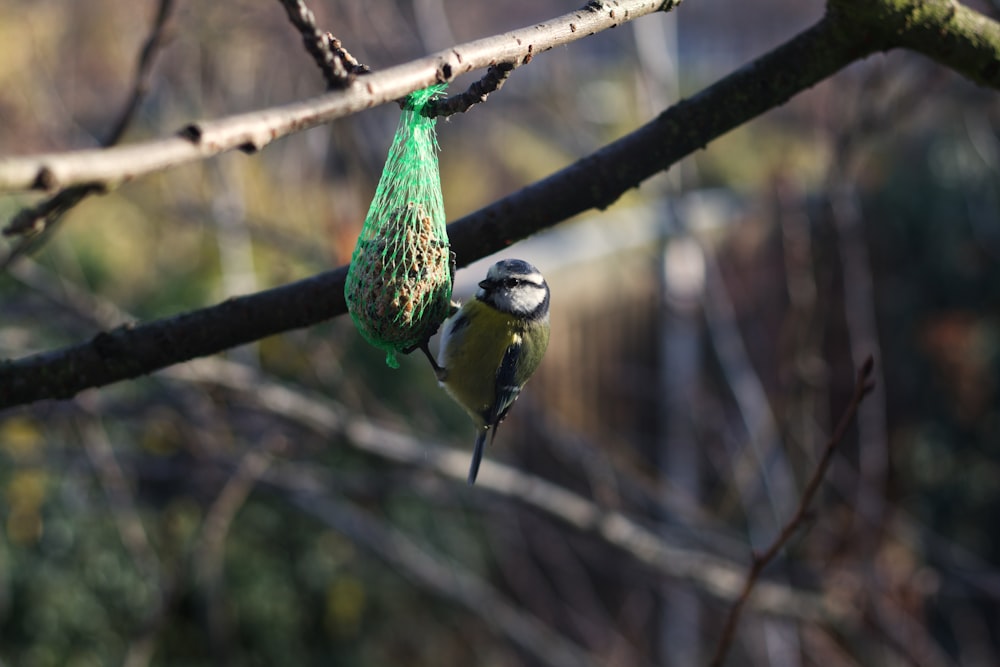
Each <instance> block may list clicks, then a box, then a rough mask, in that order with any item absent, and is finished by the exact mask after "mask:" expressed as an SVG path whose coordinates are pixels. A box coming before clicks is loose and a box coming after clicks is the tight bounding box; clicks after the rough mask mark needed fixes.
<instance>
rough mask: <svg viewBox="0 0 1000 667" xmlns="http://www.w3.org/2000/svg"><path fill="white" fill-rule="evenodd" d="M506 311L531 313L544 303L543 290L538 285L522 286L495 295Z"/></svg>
mask: <svg viewBox="0 0 1000 667" xmlns="http://www.w3.org/2000/svg"><path fill="white" fill-rule="evenodd" d="M497 296H498V298H499V299H501V300H502V301H504V302H505V303H504V304H503V305H504V306H508V308H506V309H507V310H510V311H511V312H514V313H525V314H527V313H531V312H534V310H535V309H536V308H538V307H539V306H540V305H542V302H544V301H545V288H544V287H541V286H540V285H522V286H521V287H520V288H519V289H515V290H513V291H511V292H508V293H505V294H503V295H497Z"/></svg>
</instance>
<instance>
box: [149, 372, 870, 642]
mask: <svg viewBox="0 0 1000 667" xmlns="http://www.w3.org/2000/svg"><path fill="white" fill-rule="evenodd" d="M167 374H168V375H169V376H170V377H173V378H176V379H181V380H185V381H188V382H191V381H194V382H199V383H204V384H208V385H211V386H216V387H224V388H225V389H227V390H229V391H233V392H237V393H238V394H240V395H242V396H245V397H247V398H248V399H250V400H252V401H255V402H256V404H257V405H259V407H260V409H261V410H266V411H270V412H273V413H275V414H279V415H281V416H283V417H285V418H287V419H289V420H293V421H294V422H295V423H297V424H299V425H301V426H303V427H305V428H309V429H312V430H313V431H315V432H316V433H318V434H320V435H322V436H323V437H325V438H327V439H329V438H332V437H334V436H338V435H339V436H342V437H344V438H346V439H347V441H348V442H349V443H350V444H351V445H352V446H353V447H355V448H357V449H358V450H360V451H364V452H366V453H368V454H372V455H375V456H378V457H380V458H383V459H386V460H389V461H395V462H397V463H401V464H403V465H407V466H413V467H417V468H422V469H425V470H430V471H433V472H434V473H436V474H438V475H441V476H443V477H446V478H449V479H452V480H454V481H455V482H459V483H462V487H463V488H464V482H465V477H466V474H467V472H468V454H467V453H466V452H463V451H458V450H456V449H452V448H450V447H445V446H442V445H436V444H433V443H430V442H427V441H426V440H422V439H419V438H417V437H414V436H412V435H410V434H408V433H405V432H402V431H399V430H396V429H393V428H391V427H388V426H383V425H381V424H378V423H376V422H373V421H371V420H369V419H368V418H367V417H365V416H363V415H358V414H356V413H355V412H353V411H349V410H347V409H346V408H344V407H343V406H340V405H338V404H337V403H335V402H333V401H331V400H329V399H328V398H326V397H321V396H317V395H313V394H309V393H307V392H306V391H304V390H301V389H292V388H289V387H286V386H283V385H281V384H279V383H277V382H274V381H272V380H269V379H267V378H265V377H263V376H262V375H261V374H260V373H259V372H257V371H255V370H254V369H251V368H249V367H246V366H241V365H239V364H236V363H233V362H228V361H224V360H221V359H204V360H200V361H198V362H196V363H194V364H189V365H186V366H182V367H177V368H172V369H170V370H169V371H167ZM483 473H484V474H483V475H482V476H481V478H480V480H479V482H478V483H477V484H476V488H477V489H481V490H484V491H486V492H491V493H495V494H497V495H499V496H501V497H503V498H507V499H510V500H514V501H516V502H519V503H523V504H524V505H527V506H529V507H532V508H534V509H535V510H537V511H539V512H541V513H543V514H545V515H547V516H549V517H551V518H553V519H556V520H558V521H560V522H562V523H565V524H567V525H569V526H571V527H573V528H575V529H576V530H579V531H581V532H585V533H590V534H592V535H595V536H597V537H598V538H600V539H601V540H603V541H605V542H606V543H608V544H610V545H612V546H615V547H617V548H618V549H620V550H622V551H623V552H624V553H626V554H628V555H629V556H631V557H632V558H634V559H636V561H638V562H640V563H642V564H643V565H645V566H647V567H649V568H650V569H651V570H652V571H654V572H658V573H660V574H663V575H664V576H668V577H671V578H674V579H678V580H680V581H684V582H687V583H690V584H692V585H693V586H695V587H697V588H698V589H699V590H701V591H703V592H705V593H707V594H709V595H711V596H713V597H716V598H719V599H723V600H733V599H735V598H736V597H737V596H738V595H739V592H740V585H741V581H742V578H743V571H744V568H743V567H742V566H741V565H738V564H736V563H733V562H731V561H729V560H727V559H725V558H721V557H718V556H715V555H714V554H709V553H705V552H703V551H698V550H694V549H689V548H687V547H684V546H680V545H677V544H674V543H672V542H670V541H669V540H668V539H667V538H665V537H663V536H661V535H659V534H657V533H656V532H655V531H653V530H651V529H649V528H646V527H645V526H643V525H641V524H639V523H638V522H636V521H634V520H632V519H631V518H629V517H628V516H626V515H625V514H623V513H621V512H617V511H613V510H608V509H604V508H602V507H599V506H597V505H596V504H594V503H593V502H591V501H590V500H588V499H586V498H584V497H582V496H580V495H577V494H575V493H573V492H572V491H568V490H566V489H564V488H562V487H560V486H557V485H555V484H552V483H551V482H548V481H545V480H543V479H540V478H538V477H534V476H532V475H527V474H525V473H523V472H521V471H519V470H517V469H515V468H512V467H510V466H506V465H503V464H501V463H497V462H495V461H485V462H484V463H483ZM304 474H305V473H304V471H303V470H302V469H299V470H298V476H299V477H301V476H302V475H304ZM265 479H268V478H267V477H265ZM316 486H317V488H329V486H330V484H329V483H328V482H326V481H324V480H322V479H320V480H317V481H316ZM750 604H751V605H753V607H754V608H755V609H758V610H760V611H762V612H764V613H770V614H776V615H782V616H791V617H795V618H801V619H807V620H811V621H817V622H833V623H838V624H840V623H843V624H849V623H850V619H849V618H847V617H846V616H845V615H844V614H843V612H842V611H841V610H839V609H836V608H834V607H833V606H831V605H830V604H828V603H827V602H826V601H824V600H823V599H822V598H820V597H819V596H816V595H813V594H811V593H808V592H803V591H797V590H795V589H792V588H789V587H788V586H784V585H781V584H778V583H771V582H765V583H761V584H759V585H758V587H757V591H756V594H755V595H754V596H753V598H752V599H751V600H750Z"/></svg>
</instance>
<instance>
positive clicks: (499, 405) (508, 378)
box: [487, 342, 522, 438]
mask: <svg viewBox="0 0 1000 667" xmlns="http://www.w3.org/2000/svg"><path fill="white" fill-rule="evenodd" d="M521 349H522V346H521V343H520V342H515V343H512V344H511V345H509V346H508V347H507V351H506V352H504V355H503V361H501V362H500V368H498V369H497V380H496V385H495V386H496V392H495V396H496V398H495V399H494V401H493V406H492V409H491V410H490V414H489V418H488V419H487V423H488V424H489V425H490V427H491V428H492V429H493V437H494V438H495V437H496V428H497V425H498V424H499V423H500V422H502V421H503V418H504V417H506V416H507V411H508V410H510V406H511V405H513V404H514V401H515V400H516V399H517V395H518V394H519V393H521V386H520V385H519V384H518V382H517V379H516V371H517V363H518V360H519V358H520V356H521Z"/></svg>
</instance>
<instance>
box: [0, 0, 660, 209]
mask: <svg viewBox="0 0 1000 667" xmlns="http://www.w3.org/2000/svg"><path fill="white" fill-rule="evenodd" d="M678 4H680V0H604V1H603V2H591V3H590V4H589V5H587V6H586V7H584V8H581V9H578V10H576V11H573V12H570V13H568V14H564V15H562V16H559V17H556V18H554V19H552V20H550V21H546V22H545V23H540V24H538V25H535V26H530V27H527V28H521V29H520V30H515V31H513V32H508V33H505V34H503V35H494V36H492V37H486V38H484V39H479V40H475V41H472V42H467V43H465V44H461V45H458V46H454V47H452V48H450V49H446V50H444V51H439V52H438V53H435V54H433V55H430V56H427V57H425V58H420V59H418V60H414V61H411V62H409V63H405V64H403V65H398V66H396V67H390V68H388V69H385V70H382V71H381V72H375V73H373V74H369V75H366V76H365V77H363V78H361V79H359V80H355V81H353V82H352V83H351V84H350V85H349V86H348V87H347V88H345V89H343V90H336V91H332V92H329V93H326V94H325V95H322V96H319V97H314V98H312V99H308V100H303V101H300V102H294V103H292V104H286V105H284V106H278V107H272V108H269V109H262V110H259V111H254V112H250V113H245V114H240V115H236V116H229V117H226V118H220V119H217V120H212V121H201V122H196V123H192V124H191V125H188V126H187V127H185V128H183V129H182V130H181V131H180V132H179V133H178V134H177V135H175V136H173V137H168V138H165V139H159V140H155V141H148V142H142V143H137V144H130V145H128V146H120V147H116V148H111V149H98V150H85V151H74V152H70V153H54V154H47V155H32V156H26V157H10V158H0V192H5V191H6V192H14V191H22V190H53V189H56V188H64V187H69V186H72V185H81V184H93V185H100V186H103V187H104V188H105V189H108V190H110V189H113V188H114V187H116V186H118V185H120V184H122V183H124V182H127V181H130V180H133V179H135V178H138V177H140V176H143V175H145V174H149V173H151V172H155V171H161V170H164V169H168V168H171V167H176V166H178V165H181V164H185V163H187V162H192V161H195V160H201V159H204V158H207V157H210V156H213V155H218V154H219V153H223V152H226V151H230V150H233V149H239V150H242V151H245V152H253V151H258V150H260V149H262V148H264V147H265V146H267V145H268V144H269V143H271V142H272V141H274V140H275V139H278V138H280V137H284V136H286V135H288V134H292V133H294V132H301V131H302V130H306V129H308V128H311V127H315V126H317V125H321V124H323V123H327V122H329V121H331V120H333V119H335V118H341V117H343V116H347V115H350V114H353V113H357V112H359V111H362V110H364V109H367V108H370V107H373V106H375V105H377V104H384V103H386V102H391V101H395V100H397V99H399V98H401V97H404V96H405V95H407V94H409V93H411V92H413V91H415V90H419V89H421V88H425V87H427V86H429V85H431V84H433V83H440V82H444V81H451V80H452V79H454V78H455V77H456V76H458V75H460V74H464V73H466V72H471V71H473V70H476V69H482V68H485V67H489V66H491V65H495V64H496V63H499V62H515V61H517V62H524V61H526V60H527V59H530V58H531V57H533V56H534V55H537V54H539V53H541V52H543V51H548V50H549V49H552V48H553V47H556V46H559V45H561V44H568V43H570V42H574V41H576V40H578V39H582V38H584V37H587V36H589V35H592V34H594V33H596V32H601V31H603V30H607V29H609V28H614V27H615V26H618V25H621V24H622V23H625V22H627V21H631V20H633V19H636V18H639V17H640V16H645V15H646V14H652V13H654V12H658V11H669V10H671V9H673V8H674V7H675V6H677V5H678Z"/></svg>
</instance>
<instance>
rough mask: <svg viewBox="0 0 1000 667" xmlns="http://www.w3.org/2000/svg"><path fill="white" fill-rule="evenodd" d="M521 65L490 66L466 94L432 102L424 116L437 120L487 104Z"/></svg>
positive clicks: (423, 112) (515, 63)
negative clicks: (487, 100) (477, 105)
mask: <svg viewBox="0 0 1000 667" xmlns="http://www.w3.org/2000/svg"><path fill="white" fill-rule="evenodd" d="M519 64H520V63H517V62H514V61H512V62H506V63H499V64H497V65H490V68H489V69H488V70H486V74H485V75H484V76H483V78H481V79H479V80H478V81H476V82H475V83H473V84H472V85H471V86H469V88H468V89H467V90H466V91H465V92H464V93H459V94H458V95H452V96H451V97H448V98H445V99H440V100H431V101H430V102H428V103H427V105H426V106H424V109H423V111H422V114H423V115H424V116H427V117H428V118H436V117H437V116H450V115H452V114H456V113H465V112H466V111H468V110H469V107H471V106H473V105H474V104H480V103H481V102H485V101H486V98H487V97H489V95H490V93H493V92H496V91H498V90H500V89H501V88H502V87H503V84H504V82H505V81H506V80H507V77H509V76H510V73H511V72H513V71H514V68H515V67H517V66H518V65H519Z"/></svg>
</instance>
